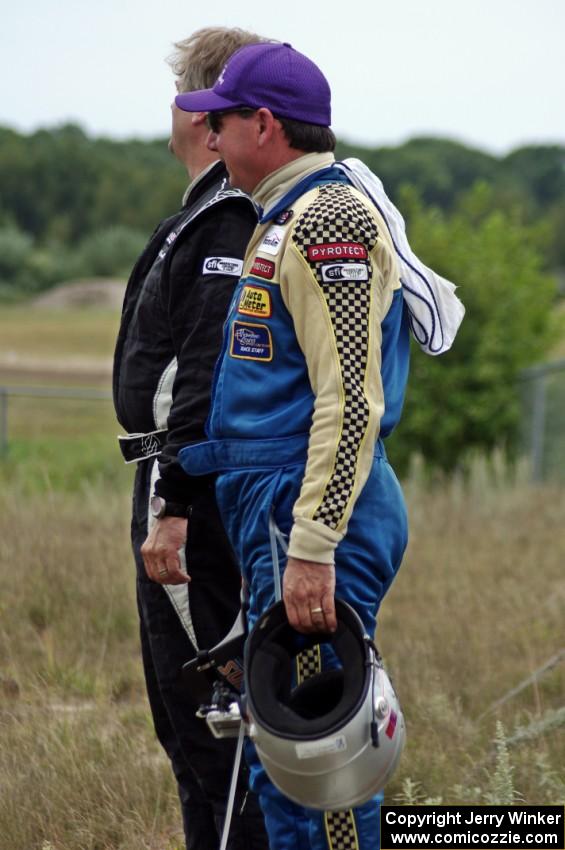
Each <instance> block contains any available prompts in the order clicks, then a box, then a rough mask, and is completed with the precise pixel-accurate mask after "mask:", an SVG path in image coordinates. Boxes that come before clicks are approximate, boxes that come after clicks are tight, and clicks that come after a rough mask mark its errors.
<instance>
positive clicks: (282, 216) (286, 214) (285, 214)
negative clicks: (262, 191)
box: [275, 210, 294, 224]
mask: <svg viewBox="0 0 565 850" xmlns="http://www.w3.org/2000/svg"><path fill="white" fill-rule="evenodd" d="M293 215H294V210H283V211H282V212H281V213H279V214H278V216H277V217H276V219H275V224H286V223H287V222H288V221H290V219H291V218H292V216H293Z"/></svg>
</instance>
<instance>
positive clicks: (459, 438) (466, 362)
mask: <svg viewBox="0 0 565 850" xmlns="http://www.w3.org/2000/svg"><path fill="white" fill-rule="evenodd" d="M403 207H404V209H405V211H406V212H407V213H408V219H409V236H410V241H411V244H412V247H413V249H414V251H415V252H416V253H417V254H418V255H419V256H420V257H421V258H422V259H423V260H424V262H426V264H427V265H429V266H430V267H431V268H433V269H435V270H436V271H437V272H438V273H439V274H441V275H442V276H444V277H446V278H448V279H450V280H452V281H453V282H454V283H456V284H458V286H459V289H458V295H459V296H460V298H461V300H462V301H463V303H464V304H465V307H466V316H465V319H464V320H463V324H462V326H461V329H460V331H459V334H458V336H457V338H456V340H455V344H454V346H453V348H452V350H451V351H449V352H448V353H447V354H444V355H442V356H440V357H437V358H435V357H429V356H427V355H424V354H423V353H421V352H420V351H419V349H418V348H417V346H414V351H413V357H412V366H411V378H410V382H409V389H408V393H407V397H406V407H405V412H404V417H403V420H402V423H401V425H400V427H399V429H398V433H397V434H396V435H394V436H393V438H392V440H391V452H392V454H393V455H394V458H395V461H396V462H397V463H399V464H400V466H401V468H402V467H403V468H404V469H405V468H406V464H407V462H408V459H409V456H410V455H411V454H413V453H420V454H422V455H423V456H424V458H426V459H427V460H428V461H429V462H430V463H431V464H433V465H436V466H439V467H442V468H444V469H451V468H453V467H454V466H455V465H456V464H457V463H458V462H459V461H460V460H461V459H462V457H463V456H464V454H465V453H466V452H467V451H468V450H469V449H480V450H487V451H488V450H491V449H493V448H494V447H500V446H502V447H504V448H506V449H507V450H508V451H509V452H510V453H511V454H512V453H513V452H514V451H515V449H516V446H517V439H518V426H519V422H520V406H519V398H518V393H517V378H518V375H519V373H520V371H521V370H522V369H524V368H525V367H526V366H530V365H531V364H533V363H535V362H537V361H539V360H543V359H544V358H545V357H546V356H547V353H548V350H549V347H550V345H551V343H552V342H553V340H554V325H553V315H554V311H553V305H554V301H555V291H556V286H555V281H554V280H553V279H552V278H550V277H549V276H547V275H546V274H545V273H544V271H543V267H544V262H543V252H542V250H541V244H542V243H541V242H540V240H541V236H540V233H539V231H538V230H536V228H532V227H528V226H526V225H524V224H523V223H521V221H520V220H519V218H513V216H512V214H511V212H505V211H501V210H495V211H492V210H489V207H490V200H489V190H488V189H487V188H486V187H485V186H484V185H483V186H480V185H479V186H477V187H475V189H473V190H472V192H471V193H470V194H469V195H467V196H466V197H465V198H464V199H463V201H462V203H461V204H460V205H459V207H458V209H457V210H456V211H455V212H454V214H453V215H451V216H447V215H446V214H445V213H443V212H441V211H439V210H438V209H424V208H423V207H422V206H421V205H420V204H419V202H418V201H417V200H416V199H415V197H414V195H412V196H408V195H405V197H404V204H403ZM485 208H486V209H487V210H489V211H487V212H486V214H482V213H481V210H484V209H485Z"/></svg>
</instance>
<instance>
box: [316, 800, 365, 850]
mask: <svg viewBox="0 0 565 850" xmlns="http://www.w3.org/2000/svg"><path fill="white" fill-rule="evenodd" d="M324 821H325V825H326V837H327V839H328V847H329V848H330V850H359V839H358V837H357V826H356V824H355V816H354V814H353V809H346V810H345V811H342V812H326V813H325V815H324Z"/></svg>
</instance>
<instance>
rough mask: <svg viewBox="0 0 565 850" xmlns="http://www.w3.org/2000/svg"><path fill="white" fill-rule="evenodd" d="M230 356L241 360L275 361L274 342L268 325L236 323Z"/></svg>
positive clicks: (233, 326)
mask: <svg viewBox="0 0 565 850" xmlns="http://www.w3.org/2000/svg"><path fill="white" fill-rule="evenodd" d="M230 355H231V356H232V357H236V358H239V359H240V360H263V361H265V362H266V363H268V362H270V361H271V360H272V359H273V340H272V337H271V331H270V330H269V328H268V327H267V325H255V324H251V322H238V321H235V322H234V323H233V325H232V333H231V346H230Z"/></svg>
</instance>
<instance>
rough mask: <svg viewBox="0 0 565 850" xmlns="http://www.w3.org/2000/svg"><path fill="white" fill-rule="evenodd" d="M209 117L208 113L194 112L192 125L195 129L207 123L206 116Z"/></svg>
mask: <svg viewBox="0 0 565 850" xmlns="http://www.w3.org/2000/svg"><path fill="white" fill-rule="evenodd" d="M207 115H208V113H207V112H193V113H192V117H191V119H190V120H191V121H192V124H193V125H194V126H195V127H197V126H198V125H199V124H205V123H206V116H207Z"/></svg>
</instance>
